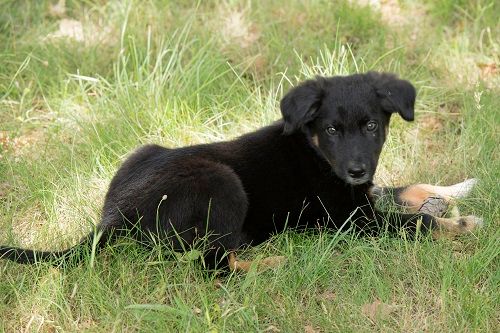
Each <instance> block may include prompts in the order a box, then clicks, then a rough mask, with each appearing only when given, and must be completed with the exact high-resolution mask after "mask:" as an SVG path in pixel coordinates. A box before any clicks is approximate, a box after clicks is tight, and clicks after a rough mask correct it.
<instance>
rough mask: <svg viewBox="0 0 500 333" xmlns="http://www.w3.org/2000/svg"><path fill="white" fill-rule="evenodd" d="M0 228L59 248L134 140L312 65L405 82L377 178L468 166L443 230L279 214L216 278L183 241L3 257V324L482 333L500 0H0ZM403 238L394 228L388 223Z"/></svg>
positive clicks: (496, 321)
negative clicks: (458, 218) (430, 232)
mask: <svg viewBox="0 0 500 333" xmlns="http://www.w3.org/2000/svg"><path fill="white" fill-rule="evenodd" d="M0 4H1V8H2V11H1V13H0V45H1V46H0V58H1V60H0V63H1V64H2V65H1V66H0V243H1V244H9V245H18V246H25V247H33V248H37V249H61V248H64V247H66V246H69V245H71V244H74V243H75V242H76V241H77V240H78V239H79V238H80V237H81V236H82V235H83V234H85V233H87V232H88V231H89V230H90V228H91V226H92V225H93V224H95V223H97V222H98V221H99V214H100V207H101V205H102V201H103V197H104V194H105V191H106V187H107V184H108V183H109V181H110V178H111V177H112V175H113V173H114V172H115V171H116V169H117V167H118V166H119V164H120V162H121V161H123V159H124V158H125V157H126V156H127V154H128V153H129V152H130V151H131V150H132V149H134V148H135V147H137V146H139V145H141V144H145V143H158V144H162V145H165V146H169V147H176V146H182V145H187V144H194V143H200V142H212V141H217V140H222V139H227V138H233V137H235V136H237V135H239V134H241V133H243V132H247V131H251V130H253V129H255V128H258V127H260V126H263V125H266V124H269V123H271V122H272V121H274V120H275V119H278V118H279V108H278V103H279V99H280V97H281V96H282V95H283V92H284V91H286V90H287V89H288V88H289V87H290V86H292V85H294V84H296V83H297V82H299V81H301V80H303V79H306V78H309V77H312V76H314V75H316V74H323V75H337V74H348V73H355V72H363V71H366V70H378V71H390V72H395V73H398V74H399V75H400V76H401V77H402V78H405V79H408V80H410V81H411V82H413V83H414V84H415V86H416V87H417V90H418V97H417V105H416V121H415V122H413V123H405V122H404V121H402V120H400V119H396V117H394V121H393V123H392V124H391V129H390V135H389V139H388V142H387V145H386V147H385V150H384V152H383V155H382V157H381V164H380V167H379V169H378V172H377V175H376V179H377V182H378V183H379V184H382V185H404V184H409V183H418V182H424V183H433V184H441V185H448V184H451V183H455V182H459V181H462V180H464V179H466V178H471V177H477V178H478V179H479V184H478V186H477V187H476V189H475V190H474V191H473V193H472V195H471V196H470V198H468V199H466V200H462V201H460V202H459V203H458V204H459V208H460V210H461V211H462V212H464V213H465V214H467V215H468V214H474V215H478V216H482V217H483V218H484V221H485V226H484V227H483V228H482V229H481V230H480V231H478V232H477V233H474V234H473V235H468V236H464V237H461V238H460V239H456V240H439V241H433V240H431V239H428V238H426V237H422V238H421V239H419V240H418V241H412V240H408V239H405V237H402V238H393V237H389V236H381V237H377V238H366V237H359V236H358V235H356V234H354V233H352V232H350V231H348V230H347V231H342V232H334V231H326V230H319V231H316V232H311V233H307V234H300V233H295V232H293V231H290V232H286V233H284V234H280V235H276V237H274V238H273V239H272V240H271V241H269V242H267V243H265V244H263V245H262V246H259V247H257V248H254V249H251V250H249V251H247V252H246V253H243V254H242V256H243V257H248V258H255V257H263V256H268V255H284V256H286V257H287V259H288V260H287V262H286V264H284V265H282V266H280V267H278V268H276V269H271V270H267V271H263V272H261V271H258V270H254V271H252V272H250V273H248V274H231V275H229V276H216V275H213V274H207V273H204V272H203V271H202V270H200V269H199V267H198V266H197V264H196V263H195V260H194V259H195V258H196V257H197V255H198V253H197V252H196V251H192V252H189V253H188V254H187V255H184V256H181V255H179V256H177V257H173V256H169V255H168V253H165V250H162V249H160V248H159V249H154V250H153V251H145V250H144V249H142V248H141V247H139V246H137V244H134V243H133V242H127V241H126V240H125V241H122V242H120V243H119V244H118V245H116V246H114V247H111V248H108V249H106V250H105V251H104V252H103V253H102V254H100V255H99V256H97V257H95V258H89V260H87V261H86V262H85V263H83V264H81V265H80V266H78V267H73V268H71V269H68V268H57V267H55V268H54V267H51V266H49V265H43V264H42V265H36V266H22V265H17V264H14V263H11V262H6V261H0V329H1V330H3V331H5V332H75V331H88V332H107V331H109V332H111V331H127V332H129V331H140V332H144V331H146V332H150V331H168V332H174V331H186V332H207V331H209V332H225V331H228V332H253V331H255V332H257V331H260V332H308V333H311V332H336V331H339V332H346V331H349V332H368V331H382V332H391V331H392V332H413V331H415V332H417V331H418V332H423V331H425V332H447V331H450V332H457V331H459V332H461V331H463V332H469V331H471V332H472V331H473V332H479V331H480V332H495V331H498V330H499V329H500V306H499V297H498V295H499V294H500V290H499V285H500V269H499V252H500V241H499V240H500V229H499V228H498V227H499V220H500V206H499V205H498V202H499V199H500V187H499V182H498V179H499V178H500V150H499V149H498V142H500V131H499V126H498V124H499V123H500V112H499V103H498V92H499V88H500V80H499V77H500V75H499V73H498V66H499V63H500V61H499V56H498V55H499V54H500V52H499V47H500V43H499V39H498V36H499V31H500V26H499V23H498V13H499V12H500V5H499V4H500V3H499V2H498V1H487V0H476V1H466V0H460V1H451V0H438V1H428V0H427V1H418V0H408V1H395V0H394V1H392V0H387V1H382V0H374V1H355V0H351V1H319V0H307V1H283V0H278V1H266V2H264V1H252V2H250V1H224V2H219V1H200V2H198V3H196V4H193V3H192V2H190V1H177V2H175V1H172V2H171V1H160V0H150V1H118V0H116V1H114V0H111V1H102V0H92V1H70V0H68V1H63V0H60V1H58V2H56V1H55V0H54V1H47V0H46V1H29V0H21V1H19V0H1V1H0ZM403 236H404V235H403Z"/></svg>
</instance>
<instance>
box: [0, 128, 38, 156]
mask: <svg viewBox="0 0 500 333" xmlns="http://www.w3.org/2000/svg"><path fill="white" fill-rule="evenodd" d="M46 140H47V137H46V134H45V130H44V129H43V128H41V129H35V130H32V131H29V132H27V133H25V134H21V135H19V136H14V137H12V136H11V135H9V132H7V131H0V148H1V150H0V157H2V155H3V154H1V153H2V152H4V151H5V152H9V153H10V154H11V155H12V156H13V157H14V158H15V159H18V158H20V157H22V156H27V155H29V154H35V155H36V156H38V155H39V152H37V149H35V148H36V147H37V146H39V145H41V144H43V143H45V142H46Z"/></svg>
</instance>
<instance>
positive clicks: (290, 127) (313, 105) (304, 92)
mask: <svg viewBox="0 0 500 333" xmlns="http://www.w3.org/2000/svg"><path fill="white" fill-rule="evenodd" d="M322 81H323V79H322V78H320V77H318V78H317V79H316V80H308V81H305V82H304V83H301V84H300V85H299V86H297V87H295V88H293V89H292V90H290V91H289V92H288V93H287V94H286V95H285V97H283V99H282V100H281V103H280V109H281V114H282V115H283V120H284V121H285V129H284V131H283V133H284V134H291V133H293V132H295V131H296V130H298V129H300V128H302V127H303V126H304V125H306V124H307V123H309V122H310V121H312V120H313V119H314V118H315V116H316V113H317V111H318V109H319V107H320V105H321V100H322V99H323V96H324V89H323V84H322Z"/></svg>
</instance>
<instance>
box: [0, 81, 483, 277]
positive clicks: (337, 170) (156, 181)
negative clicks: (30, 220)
mask: <svg viewBox="0 0 500 333" xmlns="http://www.w3.org/2000/svg"><path fill="white" fill-rule="evenodd" d="M415 96H416V93H415V88H414V87H413V86H412V85H411V84H410V83H409V82H407V81H404V80H400V79H398V78H396V77H395V76H394V75H391V74H380V73H374V72H370V73H366V74H356V75H351V76H345V77H330V78H323V77H318V78H316V79H315V80H309V81H305V82H304V83H302V84H301V85H299V86H297V87H295V88H293V89H292V90H290V92H288V93H287V94H286V96H285V97H284V98H283V99H282V101H281V112H282V114H283V121H280V122H278V123H275V124H273V125H270V126H268V127H264V128H262V129H260V130H258V131H255V132H252V133H249V134H246V135H243V136H241V137H239V138H237V139H235V140H233V141H227V142H219V143H211V144H203V145H196V146H190V147H183V148H177V149H168V148H164V147H160V146H157V145H148V146H144V147H142V148H139V149H138V150H137V151H136V152H135V153H133V154H132V155H131V156H130V157H129V158H128V159H127V160H126V161H125V162H124V163H123V165H122V166H121V168H120V169H119V170H118V172H117V174H116V175H115V177H114V178H113V180H112V182H111V185H110V187H109V191H108V193H107V195H106V199H105V203H104V209H103V213H102V222H101V223H100V224H99V225H98V226H97V232H96V233H95V235H96V236H94V234H93V233H92V234H91V235H89V236H88V237H87V238H86V239H85V240H84V241H83V243H85V244H92V242H94V244H97V245H102V244H105V242H106V241H107V240H109V238H110V235H111V234H114V235H116V234H118V233H119V231H121V230H127V231H128V232H130V231H132V232H133V234H134V235H135V236H136V237H137V238H140V239H141V240H144V239H148V238H159V239H162V240H165V241H166V242H167V243H168V244H170V245H171V246H172V247H173V249H175V250H181V249H183V248H186V247H189V246H191V245H192V244H194V243H195V242H196V241H197V240H199V239H201V238H204V239H206V240H207V241H208V244H210V246H209V248H208V249H207V250H206V252H205V260H206V262H207V263H208V264H209V265H215V264H216V263H219V262H221V261H222V262H223V263H226V264H227V261H226V260H224V259H223V258H224V256H225V253H226V251H233V250H236V249H238V248H240V247H241V246H244V245H250V244H258V243H261V242H263V241H265V240H266V239H268V238H269V236H270V235H271V234H273V233H276V232H280V231H282V230H284V229H285V228H286V227H292V228H298V229H301V228H307V227H316V226H325V227H332V228H338V227H339V226H341V225H342V224H344V222H345V221H346V220H347V219H349V223H350V225H352V226H354V227H356V228H359V229H360V230H365V231H375V232H376V231H377V230H380V228H381V227H382V226H383V225H384V223H386V226H387V229H388V230H389V231H392V232H395V231H398V230H399V229H400V228H402V227H404V228H406V229H407V230H408V231H409V232H415V230H416V229H417V226H418V225H421V229H422V230H423V231H431V232H433V233H434V234H435V235H438V234H439V233H449V234H459V233H463V232H466V231H470V230H472V229H473V228H474V227H475V226H476V224H477V220H476V219H474V218H473V217H464V218H455V219H442V218H436V217H433V216H430V215H426V214H384V213H382V212H379V211H376V210H375V209H374V202H373V198H372V195H371V191H370V190H371V188H372V186H373V184H372V178H373V175H374V173H375V170H376V167H377V162H378V158H379V155H380V152H381V150H382V146H383V144H384V141H385V138H386V134H387V127H388V125H389V120H390V118H391V115H392V114H393V113H398V114H399V115H400V116H401V117H403V119H405V120H408V121H411V120H413V117H414V103H415ZM420 190H421V188H417V192H418V193H420V192H421V191H420ZM419 191H420V192H419ZM393 193H395V196H396V197H395V200H396V201H402V198H410V197H411V196H412V193H413V194H414V193H416V192H415V189H414V188H413V187H411V188H410V187H409V188H400V189H395V190H394V191H393ZM429 195H432V191H431V192H429V193H428V196H429ZM425 197H426V196H425V194H424V195H423V196H421V197H419V198H417V199H415V200H416V201H415V200H414V202H410V201H411V199H408V200H407V202H408V203H409V204H418V202H419V200H420V201H422V200H424V199H425ZM405 200H406V199H405ZM75 248H76V247H75ZM75 248H73V249H75ZM73 249H69V250H66V251H61V252H41V251H32V250H25V249H18V248H13V247H0V256H2V257H4V258H7V259H11V260H14V261H17V262H20V263H32V262H35V261H36V260H46V259H50V258H53V257H61V256H66V255H68V254H69V253H71V252H72V251H73ZM233 259H234V257H233ZM230 265H232V266H233V268H237V267H236V266H235V264H234V260H233V262H231V261H230Z"/></svg>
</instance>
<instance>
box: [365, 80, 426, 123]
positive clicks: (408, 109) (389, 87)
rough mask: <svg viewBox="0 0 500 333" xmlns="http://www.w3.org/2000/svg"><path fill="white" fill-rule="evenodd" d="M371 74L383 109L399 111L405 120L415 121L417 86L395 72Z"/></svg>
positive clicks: (392, 111) (390, 111)
mask: <svg viewBox="0 0 500 333" xmlns="http://www.w3.org/2000/svg"><path fill="white" fill-rule="evenodd" d="M370 75H371V76H372V77H373V79H374V80H375V90H376V93H377V96H378V97H379V98H380V105H381V106H382V109H384V111H386V112H389V113H394V112H397V113H399V115H400V116H401V117H402V118H403V119H404V120H407V121H413V119H414V118H415V98H416V96H417V92H416V90H415V87H413V85H412V84H411V83H410V82H408V81H406V80H401V79H398V78H397V77H396V76H395V75H393V74H386V73H383V74H380V73H370Z"/></svg>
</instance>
